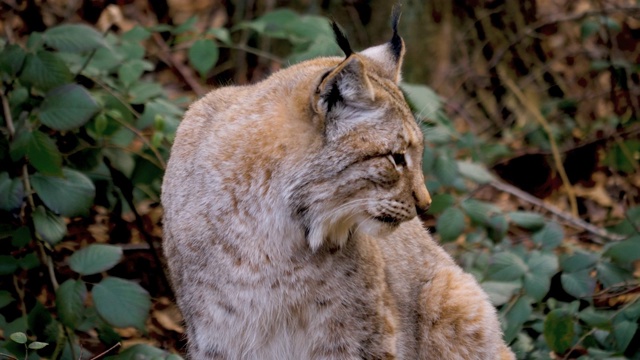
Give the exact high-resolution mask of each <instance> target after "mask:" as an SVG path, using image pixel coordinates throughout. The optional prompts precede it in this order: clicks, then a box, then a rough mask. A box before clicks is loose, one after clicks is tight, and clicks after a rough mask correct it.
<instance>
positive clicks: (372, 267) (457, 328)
mask: <svg viewBox="0 0 640 360" xmlns="http://www.w3.org/2000/svg"><path fill="white" fill-rule="evenodd" d="M398 17H399V13H397V12H396V13H395V14H394V16H393V21H392V24H393V27H392V28H393V36H392V38H391V40H390V41H389V42H388V43H385V44H382V45H379V46H375V47H371V48H368V49H366V50H364V51H362V52H359V53H356V52H353V51H352V50H351V48H350V46H349V44H348V41H347V39H346V37H345V36H344V35H343V34H342V33H341V32H340V30H339V29H338V28H337V26H335V24H334V30H335V32H336V38H337V41H338V44H339V45H340V46H341V48H342V49H343V51H344V52H345V54H346V57H345V58H339V57H327V58H317V59H314V60H309V61H306V62H303V63H300V64H298V65H294V66H291V67H289V68H287V69H284V70H281V71H279V72H276V73H275V74H273V75H271V76H270V77H269V78H267V79H266V80H264V81H262V82H259V83H257V84H254V85H250V86H228V87H224V88H221V89H217V90H215V91H212V92H211V93H209V94H208V95H206V96H205V97H204V98H202V99H201V100H199V101H197V102H195V103H194V104H193V105H192V106H191V108H190V109H189V110H188V112H187V113H186V115H185V117H184V120H183V121H182V123H181V124H180V126H179V129H178V132H177V135H176V139H175V144H174V146H173V149H172V152H171V156H170V161H169V164H168V168H167V172H166V175H165V177H164V183H163V194H162V203H163V205H164V210H165V215H164V244H163V245H164V252H165V255H166V258H167V261H168V266H169V273H170V277H171V281H172V284H173V287H174V290H175V293H176V297H177V303H178V306H179V308H180V309H181V311H182V313H183V315H184V319H185V323H186V329H187V336H188V355H189V357H190V358H192V359H198V360H200V359H229V360H233V359H264V360H270V359H273V360H286V359H292V360H298V359H302V360H304V359H314V360H315V359H335V360H337V359H444V360H448V359H513V358H514V357H513V354H512V353H511V351H510V350H509V349H508V347H507V346H506V345H505V344H504V342H503V340H502V333H501V330H500V326H499V323H498V319H497V316H496V313H495V309H494V308H493V307H492V305H491V304H490V303H489V301H488V298H487V296H486V294H485V293H484V292H483V291H482V290H481V288H480V287H479V285H478V284H477V283H476V281H475V280H474V278H473V277H472V276H470V275H468V274H465V273H464V272H463V271H462V270H461V269H460V268H459V267H458V266H457V265H456V264H455V263H454V261H453V260H452V259H451V257H450V256H449V255H447V254H446V253H445V251H444V250H443V249H442V248H440V247H439V246H438V245H437V244H436V243H435V242H434V240H433V239H432V238H431V237H430V236H429V234H428V232H427V231H426V230H425V228H424V227H423V225H422V224H421V222H420V220H419V219H418V218H417V217H416V215H417V214H418V213H421V212H423V211H425V210H426V209H427V208H428V206H429V204H430V202H431V199H430V196H429V193H428V191H427V189H426V188H425V185H424V177H423V174H422V170H421V168H422V167H421V159H422V151H423V147H424V143H423V142H424V140H423V135H422V133H421V131H420V127H419V125H418V123H417V122H416V120H415V118H414V116H413V114H412V112H411V111H410V109H409V107H408V105H407V103H406V101H405V99H404V97H403V93H402V92H401V91H400V89H399V87H398V83H399V81H400V76H401V74H400V66H401V64H402V58H403V56H404V52H405V47H404V41H403V40H402V38H401V37H400V36H399V35H398V31H397V23H398Z"/></svg>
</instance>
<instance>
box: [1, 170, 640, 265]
mask: <svg viewBox="0 0 640 360" xmlns="http://www.w3.org/2000/svg"><path fill="white" fill-rule="evenodd" d="M0 183H1V181H0ZM1 188H2V185H0V189H1ZM604 255H605V256H608V257H610V258H611V259H613V261H615V262H617V263H621V264H628V263H631V262H633V261H636V260H638V259H640V235H636V236H633V237H630V238H629V239H626V240H623V241H620V242H615V243H612V244H610V246H609V247H608V249H607V250H606V251H605V252H604Z"/></svg>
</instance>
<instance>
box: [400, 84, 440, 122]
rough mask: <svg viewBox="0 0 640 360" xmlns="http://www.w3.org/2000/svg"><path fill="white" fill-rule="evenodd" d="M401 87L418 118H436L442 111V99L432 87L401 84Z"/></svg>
mask: <svg viewBox="0 0 640 360" xmlns="http://www.w3.org/2000/svg"><path fill="white" fill-rule="evenodd" d="M400 87H401V88H402V91H403V92H404V93H405V95H406V97H407V101H408V102H409V104H411V106H412V108H413V109H414V111H415V112H416V113H418V116H420V117H424V118H434V115H436V114H437V113H439V112H441V111H442V98H440V95H438V94H437V93H436V92H435V91H433V89H431V88H430V87H427V86H424V85H416V84H407V83H402V84H400Z"/></svg>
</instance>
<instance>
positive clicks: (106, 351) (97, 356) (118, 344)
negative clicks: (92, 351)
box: [91, 342, 122, 360]
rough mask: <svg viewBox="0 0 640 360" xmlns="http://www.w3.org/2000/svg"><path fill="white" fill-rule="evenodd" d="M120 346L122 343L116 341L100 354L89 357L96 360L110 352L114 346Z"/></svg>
mask: <svg viewBox="0 0 640 360" xmlns="http://www.w3.org/2000/svg"><path fill="white" fill-rule="evenodd" d="M120 346H122V343H120V342H117V343H116V344H115V345H113V346H112V347H110V348H108V349H107V350H105V351H103V352H101V353H100V354H98V355H96V356H95V357H93V358H91V360H98V359H100V358H101V357H103V356H105V355H107V354H108V353H110V352H111V351H113V350H114V349H116V348H119V347H120Z"/></svg>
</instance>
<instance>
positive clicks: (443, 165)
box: [432, 152, 460, 186]
mask: <svg viewBox="0 0 640 360" xmlns="http://www.w3.org/2000/svg"><path fill="white" fill-rule="evenodd" d="M432 171H433V174H434V175H435V176H436V178H437V179H438V181H440V182H441V183H442V184H443V185H448V186H452V185H454V183H455V182H456V180H459V179H460V175H459V173H458V164H457V163H456V161H454V160H453V159H452V158H451V157H450V156H449V155H447V154H445V153H444V152H441V153H440V154H438V155H437V156H436V158H435V162H434V164H433V170H432Z"/></svg>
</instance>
